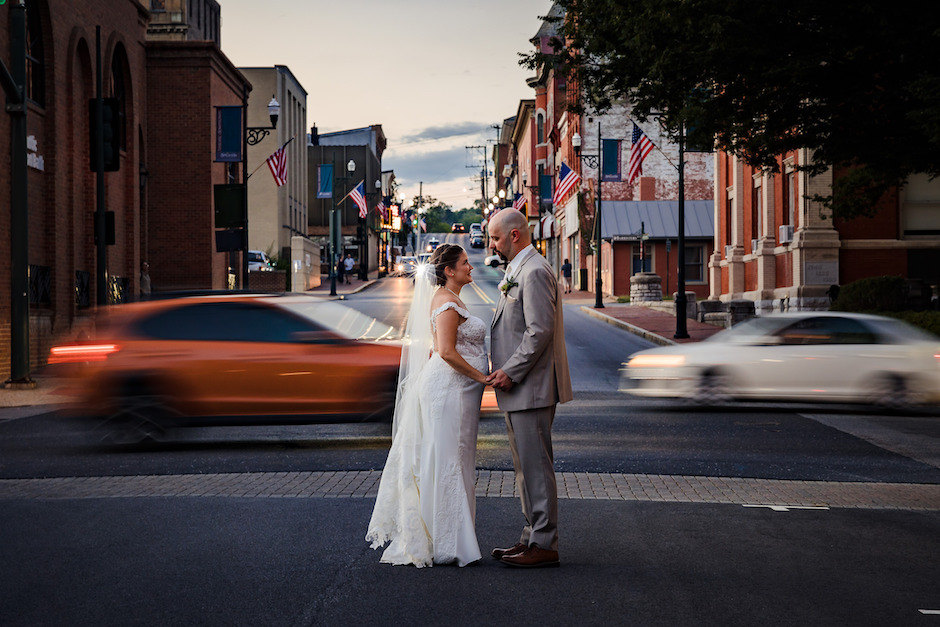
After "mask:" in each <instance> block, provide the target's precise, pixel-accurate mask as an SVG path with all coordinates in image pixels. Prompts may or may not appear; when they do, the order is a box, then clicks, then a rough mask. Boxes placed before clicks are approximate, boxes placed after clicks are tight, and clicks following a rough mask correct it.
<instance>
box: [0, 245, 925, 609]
mask: <svg viewBox="0 0 940 627" xmlns="http://www.w3.org/2000/svg"><path fill="white" fill-rule="evenodd" d="M447 237H461V236H445V238H442V239H445V240H446V238H447ZM472 252H474V253H476V254H477V255H479V256H480V257H482V255H481V254H480V251H472ZM473 260H474V258H473V257H471V261H473ZM474 277H475V279H476V284H477V287H478V288H479V290H477V289H474V288H465V292H464V297H465V300H466V301H467V303H468V305H469V306H470V307H471V309H472V310H473V313H475V314H477V315H480V316H481V317H484V319H486V315H491V314H492V308H493V306H494V305H493V301H495V299H494V296H495V289H496V288H495V283H496V281H497V280H498V274H497V272H496V271H494V270H492V269H488V268H482V267H479V266H478V268H477V269H476V270H474ZM409 289H410V287H409V281H408V280H406V279H400V280H397V279H396V280H386V281H382V282H380V284H378V285H377V286H375V287H373V288H370V289H368V290H365V291H363V292H361V293H359V294H356V295H353V296H351V297H349V299H348V300H347V304H349V305H350V306H353V307H356V308H357V309H361V310H362V311H364V312H366V313H370V314H371V315H374V316H375V317H379V318H381V319H383V321H385V322H389V323H390V324H395V326H399V324H400V322H401V320H402V319H403V317H404V315H405V313H406V311H407V302H406V300H403V298H402V297H403V295H406V294H407V292H408V290H409ZM466 290H469V291H466ZM565 316H566V335H567V341H568V348H569V355H570V357H571V364H572V370H573V372H574V378H575V385H574V387H575V391H576V400H575V401H574V402H572V403H569V404H566V405H564V406H561V407H560V408H559V412H558V415H557V418H556V423H555V427H554V442H555V457H556V470H557V471H558V472H559V473H567V474H568V477H571V478H573V479H572V480H573V481H575V482H576V483H578V485H580V483H579V482H580V480H581V478H583V479H584V480H585V482H586V483H585V486H586V485H587V481H588V480H590V481H592V482H593V484H592V485H594V484H596V483H597V482H599V481H605V480H607V479H608V478H610V479H615V478H617V477H626V478H629V479H631V480H640V481H652V480H656V481H660V482H662V481H670V478H674V479H676V480H678V479H681V478H687V479H689V478H691V479H694V480H695V481H693V483H696V484H697V485H698V484H707V483H708V482H709V478H721V479H722V480H724V481H725V482H727V480H728V479H729V478H731V479H736V478H741V480H742V481H744V480H745V479H746V480H747V481H748V482H749V485H756V486H758V487H757V488H755V489H754V490H755V491H752V492H749V493H747V494H742V495H741V498H732V499H731V500H730V502H726V503H715V502H709V501H708V499H707V498H706V499H704V500H703V501H702V502H690V499H685V500H682V499H679V500H676V499H674V498H673V497H670V496H668V495H667V496H663V495H664V494H667V492H664V491H660V492H655V491H651V492H649V493H648V494H647V495H646V496H642V495H641V496H629V495H628V496H625V497H617V496H612V497H605V496H603V495H597V494H591V493H590V492H589V491H585V492H582V493H580V495H579V494H578V493H577V492H576V494H575V496H572V497H569V498H564V499H563V500H562V502H561V504H560V518H561V520H560V529H561V547H560V548H561V554H562V562H563V566H562V568H560V569H552V570H546V571H529V572H526V571H522V572H519V571H515V570H510V569H505V568H503V567H501V566H500V565H499V564H498V563H496V562H495V561H493V560H490V559H489V558H485V559H484V560H483V562H482V563H480V564H478V565H475V566H470V567H467V568H464V569H457V568H454V567H435V568H433V569H423V570H419V569H414V568H404V567H398V568H392V567H389V566H386V565H382V564H379V563H378V553H376V552H374V551H372V550H371V549H370V548H369V547H368V546H367V545H366V543H365V542H364V540H363V536H364V534H365V528H366V525H367V522H368V518H369V515H370V512H371V505H372V498H371V497H369V496H367V495H366V496H363V495H360V494H348V493H342V492H341V493H338V494H332V495H329V496H324V495H319V496H318V495H312V496H311V495H307V496H285V495H283V494H281V493H279V492H277V490H276V489H275V487H277V486H280V485H283V484H284V483H285V482H288V481H290V480H291V476H292V475H291V474H290V473H294V474H303V473H307V475H309V473H311V472H314V473H317V472H322V473H325V474H326V475H327V476H329V475H334V474H335V475H336V477H337V478H338V480H339V479H342V478H344V477H350V476H354V475H356V473H360V474H361V473H369V474H370V476H372V475H373V474H374V471H377V470H378V469H380V468H381V467H382V464H383V462H384V458H385V454H386V452H387V448H388V445H389V428H388V426H387V425H383V424H356V425H310V426H291V427H280V426H271V427H252V428H244V427H224V428H222V427H220V428H205V429H194V430H191V431H186V432H181V433H180V434H178V436H177V437H176V438H175V439H173V440H171V441H169V442H167V443H163V444H160V445H157V446H150V447H142V448H130V449H128V448H124V449H113V448H102V447H101V446H100V445H98V444H97V441H96V439H95V436H94V434H93V433H91V432H89V431H88V430H87V429H86V428H84V426H83V425H81V424H79V423H76V422H75V421H74V420H72V419H71V418H69V417H67V416H65V415H63V414H61V413H56V412H41V411H40V412H39V413H30V412H23V411H16V410H0V494H4V492H3V490H4V489H5V488H13V489H12V490H8V491H7V492H6V494H9V496H6V497H0V529H2V530H3V532H2V539H3V542H0V624H2V625H76V624H94V625H128V624H138V625H177V624H178V625H191V624H199V625H348V624H359V623H361V624H414V623H420V624H428V625H438V624H439V625H464V624H466V625H471V624H481V623H491V624H508V623H512V624H521V625H529V624H543V625H569V624H572V623H578V624H584V625H608V624H624V625H685V624H701V625H754V624H770V625H798V624H810V623H812V624H825V625H849V624H851V625H931V624H935V623H937V624H940V623H938V621H940V587H938V586H937V583H936V582H937V581H938V579H940V577H938V576H940V562H938V560H937V555H940V504H937V499H933V498H932V497H931V498H928V500H927V501H925V502H923V503H920V504H919V505H915V506H905V507H904V508H901V509H895V508H891V507H886V506H885V505H884V504H882V503H879V502H875V501H874V500H872V501H866V499H868V498H869V497H868V496H865V494H866V493H865V492H864V488H865V487H866V486H880V489H881V492H880V493H881V494H885V493H888V494H890V493H891V492H892V491H899V492H900V491H903V490H904V488H905V486H910V487H911V488H912V489H915V490H921V491H923V490H928V491H929V490H931V489H933V488H935V487H936V485H937V484H940V452H938V451H940V449H938V442H940V421H938V417H937V416H936V415H932V414H929V413H919V414H912V415H904V414H898V415H881V414H877V413H873V412H870V411H864V410H861V409H859V408H854V407H817V406H778V405H772V404H765V405H759V404H752V405H740V406H735V407H733V408H727V409H722V410H719V411H716V410H699V409H692V408H688V407H684V406H679V405H674V404H669V403H663V402H649V401H638V400H635V399H632V398H630V397H626V396H623V395H621V394H620V393H618V392H616V391H615V390H616V376H617V375H616V370H617V368H618V367H619V364H620V362H621V361H622V360H623V359H624V358H625V357H626V356H627V355H628V354H629V353H630V352H633V351H635V350H639V349H640V348H643V347H645V346H647V345H648V344H647V343H646V342H645V341H643V340H640V339H638V338H635V337H634V336H632V335H629V334H628V333H626V332H624V331H621V330H619V329H616V328H614V327H611V326H610V325H606V324H603V323H601V322H598V321H597V320H595V319H593V318H591V317H589V316H586V315H583V314H581V313H580V311H579V309H578V307H577V306H573V305H569V306H566V310H565ZM395 320H397V321H398V322H397V323H396V322H395ZM477 462H478V463H477V465H478V468H479V469H480V470H481V472H492V473H495V474H499V472H500V471H508V470H509V469H510V468H511V459H510V456H509V450H508V446H507V444H506V440H505V427H504V425H503V423H502V420H501V419H500V418H498V417H490V418H486V419H484V421H483V423H482V424H481V429H480V440H479V445H478V459H477ZM265 473H270V474H265ZM151 475H152V476H153V477H152V478H151V481H152V483H153V484H154V485H155V486H157V487H156V488H155V489H154V490H155V491H151V492H147V493H142V494H140V495H137V496H127V495H122V494H121V493H119V492H116V491H115V492H110V491H109V490H110V488H109V486H111V485H116V482H119V481H120V480H122V478H126V477H137V476H151ZM209 476H213V477H216V479H218V480H220V481H222V482H223V483H224V482H231V483H232V484H233V485H234V486H236V487H237V485H239V484H241V483H244V484H246V485H247V484H251V486H252V488H251V489H245V490H244V491H238V490H235V491H234V492H231V493H228V495H226V496H219V495H217V494H216V495H213V493H210V492H208V491H207V492H205V493H200V492H199V490H198V489H197V490H186V491H184V490H183V489H182V488H179V487H178V486H180V485H182V484H185V483H190V484H191V483H192V482H191V481H189V482H188V481H187V478H192V479H196V480H198V479H199V477H209ZM78 477H84V478H85V479H84V482H85V483H83V484H82V485H84V486H86V487H87V486H89V485H91V486H93V487H95V490H96V491H93V492H91V493H86V492H83V491H82V490H80V489H78V485H79V481H80V480H79V479H75V478H78ZM109 478H113V479H109ZM50 481H52V482H57V481H62V482H65V483H61V484H59V483H56V485H59V486H60V487H59V488H58V492H55V491H53V492H43V490H44V489H45V488H42V487H41V486H48V485H49V483H48V482H50ZM68 482H74V485H75V486H76V487H75V488H74V489H73V490H72V491H69V488H68V485H70V484H69V483H68ZM781 482H793V483H788V484H787V485H788V487H789V488H793V489H797V490H798V488H799V485H800V484H799V482H807V485H808V486H818V485H821V484H822V483H823V482H831V483H826V484H825V485H827V486H828V489H830V490H832V491H834V492H835V493H838V494H843V493H844V494H846V495H850V497H847V498H848V499H849V500H848V501H847V502H848V505H846V506H832V507H818V508H817V507H813V508H809V509H804V508H800V507H789V508H776V509H773V508H770V507H747V506H745V505H749V504H755V503H757V504H759V503H761V502H765V503H769V502H770V500H769V499H768V497H765V496H762V494H761V492H760V490H764V489H767V490H773V489H775V488H776V487H778V486H779V485H780V483H781ZM197 483H198V481H197ZM36 486H40V487H36ZM161 486H162V487H161ZM794 486H796V488H794ZM17 489H20V490H21V492H17V491H16V490H17ZM585 489H586V490H587V488H585ZM931 494H936V493H935V492H932V493H931ZM340 497H342V498H340ZM748 499H755V500H753V501H751V502H750V503H748V502H747V501H748ZM762 499H763V500H762ZM520 525H521V515H520V513H519V505H518V501H517V500H516V499H514V498H511V497H499V496H485V497H478V514H477V529H478V537H479V540H480V545H481V549H482V550H483V551H484V553H486V552H488V550H489V549H490V548H491V547H493V546H502V545H508V544H511V543H513V542H515V541H516V538H517V534H518V530H519V528H520ZM932 612H938V613H937V614H934V613H932Z"/></svg>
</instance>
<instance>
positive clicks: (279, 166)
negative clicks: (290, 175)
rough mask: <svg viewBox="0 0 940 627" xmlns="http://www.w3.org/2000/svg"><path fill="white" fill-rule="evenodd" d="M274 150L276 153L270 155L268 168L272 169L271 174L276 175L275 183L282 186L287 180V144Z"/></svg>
mask: <svg viewBox="0 0 940 627" xmlns="http://www.w3.org/2000/svg"><path fill="white" fill-rule="evenodd" d="M289 143H290V142H287V143H285V144H284V145H283V146H281V147H280V148H278V149H277V150H276V151H274V154H273V155H271V156H270V157H268V168H270V169H271V174H273V175H274V183H275V184H276V185H277V186H278V187H280V186H281V185H283V184H284V183H286V182H287V151H286V150H285V148H287V144H289Z"/></svg>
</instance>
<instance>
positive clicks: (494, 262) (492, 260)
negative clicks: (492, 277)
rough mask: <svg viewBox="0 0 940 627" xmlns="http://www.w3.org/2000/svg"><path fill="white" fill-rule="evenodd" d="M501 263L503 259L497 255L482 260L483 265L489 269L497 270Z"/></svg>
mask: <svg viewBox="0 0 940 627" xmlns="http://www.w3.org/2000/svg"><path fill="white" fill-rule="evenodd" d="M502 263H503V259H502V257H500V256H499V255H490V256H488V257H486V258H485V259H483V265H485V266H489V267H491V268H498V267H499V266H500V265H501V264H502Z"/></svg>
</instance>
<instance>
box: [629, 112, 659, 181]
mask: <svg viewBox="0 0 940 627" xmlns="http://www.w3.org/2000/svg"><path fill="white" fill-rule="evenodd" d="M652 150H653V142H651V141H650V138H649V137H647V136H646V133H644V132H643V131H641V130H640V127H639V126H637V125H636V123H635V122H634V124H633V145H632V146H631V148H630V166H629V168H628V170H627V184H628V185H629V184H632V183H633V179H635V178H636V177H638V176H640V175H641V174H643V160H644V159H646V155H648V154H650V152H651V151H652Z"/></svg>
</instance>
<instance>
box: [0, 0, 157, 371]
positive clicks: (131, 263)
mask: <svg viewBox="0 0 940 627" xmlns="http://www.w3.org/2000/svg"><path fill="white" fill-rule="evenodd" d="M49 4H50V3H48V2H44V1H41V0H40V1H39V2H37V3H36V4H35V6H36V8H37V11H38V15H34V16H31V19H33V18H38V19H39V21H40V23H41V24H42V30H43V47H44V52H45V68H44V69H45V72H44V76H45V79H46V80H45V102H44V103H42V104H37V103H30V104H29V105H28V111H27V134H28V135H31V136H33V137H34V138H35V141H36V147H37V148H36V154H37V156H42V158H43V165H44V169H43V170H42V171H40V170H36V169H34V168H29V169H28V182H27V185H28V189H27V193H28V205H29V240H28V241H29V254H28V259H29V263H30V264H36V265H41V266H46V267H49V268H50V269H51V285H50V298H51V302H50V303H48V304H42V305H31V307H30V317H31V322H30V345H31V350H30V360H31V365H32V367H33V368H35V367H37V366H38V365H40V364H41V363H44V361H45V358H46V355H45V354H44V351H45V348H46V347H47V346H48V344H49V343H50V341H52V339H53V338H54V337H56V336H65V335H69V334H71V333H73V330H74V329H75V328H77V327H79V326H82V325H83V324H85V322H84V318H85V317H86V316H87V315H88V314H89V313H90V310H79V309H77V308H76V306H75V272H76V271H78V270H82V271H86V272H88V273H90V275H91V277H92V284H91V285H90V291H91V298H92V303H94V297H95V291H96V290H95V285H94V278H95V275H96V271H95V270H96V268H95V263H96V256H95V249H94V242H93V232H92V231H91V220H92V214H93V212H94V210H95V205H96V191H95V177H94V175H93V174H92V173H91V172H90V171H89V164H88V161H89V157H88V154H89V146H88V144H89V140H88V99H89V98H91V97H92V96H93V95H94V81H93V77H94V65H93V64H94V54H95V25H100V26H101V46H102V64H103V67H104V79H105V83H106V91H105V95H106V96H108V95H110V93H109V92H108V90H107V85H108V84H109V83H110V81H109V78H110V75H111V66H112V61H113V59H114V58H115V56H118V57H121V58H122V59H123V60H124V66H125V71H124V81H125V89H126V92H125V93H126V109H125V113H126V127H125V128H126V132H127V142H126V150H125V151H123V152H122V154H121V169H120V170H119V171H118V172H111V173H106V174H105V206H106V208H107V209H108V210H111V211H114V212H115V222H116V229H115V230H116V234H115V235H116V240H117V242H116V245H115V246H110V247H108V267H107V271H108V274H109V275H110V276H112V277H127V276H133V275H135V274H136V251H137V248H138V244H139V235H140V234H139V231H138V230H137V224H138V223H137V219H136V216H137V210H138V199H137V196H136V193H135V190H136V189H137V170H138V168H137V166H136V164H137V163H138V150H139V146H138V141H137V137H138V135H137V132H136V129H137V128H139V127H140V126H141V125H142V124H143V120H142V116H143V107H142V96H143V91H144V90H143V70H144V65H145V61H144V48H143V41H144V38H145V34H146V23H145V19H146V11H145V10H144V9H143V7H142V6H141V5H140V4H139V3H136V2H129V1H128V0H97V1H96V2H86V1H84V0H62V1H60V2H55V3H52V4H54V10H51V9H50V6H49ZM10 14H11V8H10V6H9V3H8V5H7V6H4V7H3V10H2V11H0V50H2V51H3V53H2V55H3V58H4V61H5V62H6V63H7V65H8V67H9V60H10V57H9V50H10V23H9V18H10ZM5 117H6V119H7V120H9V117H8V116H5ZM0 145H2V146H9V145H10V125H9V123H8V122H7V123H3V124H0ZM10 159H11V156H10V150H9V149H4V150H0V190H3V193H6V194H9V190H10V186H11V180H10V177H9V171H10ZM7 198H9V196H7ZM5 206H6V207H8V205H5ZM0 233H3V234H6V235H7V236H9V233H10V222H9V211H8V210H3V211H0ZM2 248H3V249H4V250H9V248H8V246H7V245H4V246H2ZM10 272H11V268H10V259H9V255H0V293H3V294H7V295H8V294H9V293H10ZM10 316H11V312H10V302H9V298H0V379H2V378H5V377H7V376H8V375H9V366H10V344H9V333H10Z"/></svg>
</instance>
